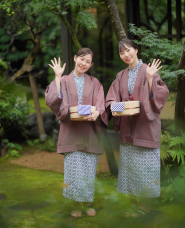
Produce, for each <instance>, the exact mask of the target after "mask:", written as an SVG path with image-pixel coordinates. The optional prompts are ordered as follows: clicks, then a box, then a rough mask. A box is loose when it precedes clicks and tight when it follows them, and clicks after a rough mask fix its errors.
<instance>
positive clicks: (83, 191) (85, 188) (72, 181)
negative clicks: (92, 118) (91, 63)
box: [59, 72, 98, 202]
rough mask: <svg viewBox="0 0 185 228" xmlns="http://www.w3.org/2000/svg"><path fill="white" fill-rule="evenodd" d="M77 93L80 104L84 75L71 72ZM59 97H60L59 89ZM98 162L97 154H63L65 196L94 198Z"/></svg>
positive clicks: (83, 199) (81, 152) (75, 198)
mask: <svg viewBox="0 0 185 228" xmlns="http://www.w3.org/2000/svg"><path fill="white" fill-rule="evenodd" d="M73 76H74V80H75V84H76V88H77V93H78V105H80V104H82V98H83V89H84V75H83V76H82V77H81V78H79V77H78V76H77V75H76V74H75V73H74V72H73ZM59 97H60V98H61V97H62V91H61V90H60V94H59ZM97 163H98V154H93V153H85V152H83V151H74V152H70V153H65V154H64V183H65V184H67V186H68V187H67V188H64V189H63V195H64V196H65V198H68V199H73V200H75V201H77V202H92V201H93V200H94V189H95V175H96V166H97Z"/></svg>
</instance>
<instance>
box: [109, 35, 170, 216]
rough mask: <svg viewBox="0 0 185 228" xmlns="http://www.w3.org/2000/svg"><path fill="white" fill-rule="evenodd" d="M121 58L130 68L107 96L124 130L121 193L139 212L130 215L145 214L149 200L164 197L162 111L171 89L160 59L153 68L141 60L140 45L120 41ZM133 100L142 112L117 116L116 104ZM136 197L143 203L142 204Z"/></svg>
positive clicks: (121, 156)
mask: <svg viewBox="0 0 185 228" xmlns="http://www.w3.org/2000/svg"><path fill="white" fill-rule="evenodd" d="M117 51H118V55H119V57H120V58H121V60H122V61H123V62H125V63H126V64H128V67H127V68H126V69H124V70H122V71H121V72H119V73H118V74H117V77H116V79H115V80H114V82H113V83H112V85H111V87H110V89H109V92H108V94H107V97H106V107H107V109H108V111H109V114H110V118H111V117H112V116H113V118H114V128H115V131H119V130H120V154H119V173H118V184H117V191H119V192H121V193H126V194H129V195H131V202H132V204H133V205H135V206H136V205H138V208H137V209H136V211H132V210H131V213H127V211H126V212H125V215H126V216H132V217H138V216H140V215H145V214H146V213H148V212H149V211H150V210H151V208H147V205H146V204H145V203H146V198H155V197H158V196H160V142H161V121H160V112H161V110H162V108H163V106H164V104H165V101H166V99H167V96H168V88H167V87H166V85H165V83H164V82H163V81H162V80H161V79H160V76H159V74H158V73H157V72H158V71H159V70H160V69H161V67H162V66H160V63H161V62H160V60H159V59H158V60H155V59H154V61H153V63H152V65H151V66H150V64H148V65H147V64H144V63H143V62H142V60H141V59H140V60H139V59H138V57H137V52H138V48H137V45H136V44H135V43H134V42H133V41H132V40H129V39H123V40H121V41H119V43H118V46H117ZM129 100H133V101H139V102H140V113H139V114H137V115H133V116H121V117H120V116H116V113H115V111H113V110H112V105H113V103H117V102H126V101H129ZM136 196H140V197H141V200H140V202H139V204H138V202H137V201H136V198H135V197H136Z"/></svg>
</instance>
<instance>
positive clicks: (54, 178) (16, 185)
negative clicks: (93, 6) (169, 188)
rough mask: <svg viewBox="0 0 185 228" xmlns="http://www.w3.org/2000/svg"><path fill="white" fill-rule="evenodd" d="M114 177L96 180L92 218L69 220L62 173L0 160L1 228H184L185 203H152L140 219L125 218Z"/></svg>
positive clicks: (104, 175) (125, 201) (123, 197)
mask: <svg viewBox="0 0 185 228" xmlns="http://www.w3.org/2000/svg"><path fill="white" fill-rule="evenodd" d="M116 184H117V178H115V177H113V176H111V175H110V174H109V173H101V174H98V175H97V178H96V192H95V201H94V202H93V206H94V208H95V209H96V210H97V215H96V216H95V217H88V216H86V215H85V213H84V214H83V216H82V217H81V218H72V217H70V212H71V210H72V209H73V203H72V202H68V200H67V199H65V198H64V197H63V196H62V188H63V174H61V173H58V172H53V171H48V170H36V169H30V168H27V167H24V166H19V165H15V164H12V163H10V161H7V160H4V159H0V228H14V227H16V228H59V227H60V228H65V227H71V228H74V227H80V228H91V227H94V228H95V227H96V228H99V227H103V228H104V227H105V228H117V227H118V228H122V227H123V228H132V227H134V228H137V227H143V228H184V227H185V203H180V201H179V202H178V203H177V202H173V201H172V202H171V203H168V204H167V203H166V204H161V203H159V202H157V201H156V202H155V203H154V205H153V211H151V212H150V213H149V214H147V215H146V216H145V217H142V218H124V217H123V215H124V210H125V209H126V208H128V206H130V205H129V199H128V197H127V196H126V195H124V194H119V193H118V192H116Z"/></svg>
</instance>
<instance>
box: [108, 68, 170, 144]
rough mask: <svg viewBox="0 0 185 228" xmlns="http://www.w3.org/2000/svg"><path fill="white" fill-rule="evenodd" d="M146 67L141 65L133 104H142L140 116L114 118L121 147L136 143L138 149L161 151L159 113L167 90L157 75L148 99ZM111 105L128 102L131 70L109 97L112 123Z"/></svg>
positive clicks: (119, 76)
mask: <svg viewBox="0 0 185 228" xmlns="http://www.w3.org/2000/svg"><path fill="white" fill-rule="evenodd" d="M146 68H147V64H142V65H141V67H140V69H139V72H138V75H137V78H136V82H135V86H134V92H133V100H135V101H140V113H139V114H138V115H134V116H121V117H114V129H115V131H116V132H118V131H119V130H120V143H121V144H123V143H133V144H134V145H137V146H143V147H149V148H160V143H161V120H160V112H161V110H162V108H163V106H164V104H165V102H166V99H167V97H168V93H169V91H168V88H167V86H166V85H165V83H164V82H163V81H162V80H161V79H160V76H159V74H158V73H156V74H155V75H154V76H153V84H152V94H153V97H152V98H151V99H149V85H148V80H147V77H146ZM112 101H116V102H121V101H129V93H128V67H127V68H126V69H125V70H123V71H121V72H119V73H118V74H117V77H116V79H115V80H114V81H113V83H112V85H111V87H110V89H109V91H108V94H107V97H106V107H107V109H108V116H109V119H111V117H112V114H111V111H110V104H111V102H112Z"/></svg>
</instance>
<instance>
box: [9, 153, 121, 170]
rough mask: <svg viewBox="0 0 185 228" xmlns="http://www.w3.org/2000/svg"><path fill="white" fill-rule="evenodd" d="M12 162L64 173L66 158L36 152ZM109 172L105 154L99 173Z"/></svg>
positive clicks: (100, 158)
mask: <svg viewBox="0 0 185 228" xmlns="http://www.w3.org/2000/svg"><path fill="white" fill-rule="evenodd" d="M114 154H115V157H116V160H117V161H118V157H119V154H118V152H115V153H114ZM11 162H12V163H15V164H18V165H23V166H26V167H29V168H33V169H46V170H51V171H56V172H62V173H63V172H64V156H63V155H60V154H57V153H56V152H47V151H39V150H36V151H35V152H34V153H29V152H28V153H24V154H23V156H21V157H20V158H16V159H14V160H12V161H11ZM109 171H110V170H109V166H108V163H107V159H106V154H105V153H104V154H103V155H100V156H99V159H98V165H97V173H99V172H109Z"/></svg>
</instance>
